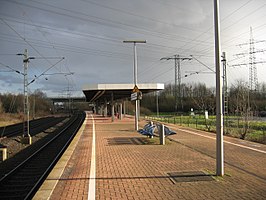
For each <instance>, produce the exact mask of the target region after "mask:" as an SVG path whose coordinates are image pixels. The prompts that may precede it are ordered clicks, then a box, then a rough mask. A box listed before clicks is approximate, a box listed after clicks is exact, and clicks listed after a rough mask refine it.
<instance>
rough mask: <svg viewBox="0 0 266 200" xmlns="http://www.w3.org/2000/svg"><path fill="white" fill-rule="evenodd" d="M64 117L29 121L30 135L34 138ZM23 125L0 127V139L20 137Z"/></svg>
mask: <svg viewBox="0 0 266 200" xmlns="http://www.w3.org/2000/svg"><path fill="white" fill-rule="evenodd" d="M64 119H66V117H46V118H41V119H36V120H31V121H30V134H31V136H34V135H36V134H38V133H40V132H42V131H44V130H46V129H47V128H49V127H51V126H54V125H55V124H57V123H59V122H61V121H63V120H64ZM22 133H23V123H19V124H14V125H10V126H6V127H0V137H7V138H8V137H12V136H17V135H22Z"/></svg>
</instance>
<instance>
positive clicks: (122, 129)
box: [35, 116, 266, 199]
mask: <svg viewBox="0 0 266 200" xmlns="http://www.w3.org/2000/svg"><path fill="white" fill-rule="evenodd" d="M94 122H95V135H96V156H95V158H96V178H95V179H94V180H95V181H96V186H95V196H94V197H93V198H92V199H94V198H95V199H266V171H265V166H266V151H265V150H266V147H265V145H260V144H256V143H252V142H245V141H241V140H237V139H234V138H227V137H225V139H224V140H225V143H224V145H225V176H224V177H222V178H221V177H216V176H215V163H216V161H215V140H214V139H213V138H215V135H214V134H211V133H206V132H202V131H194V130H192V129H185V128H181V127H178V126H171V128H172V129H174V130H175V131H176V132H177V134H176V135H173V136H171V137H169V139H170V140H169V139H167V141H166V145H164V146H161V145H159V144H158V138H156V137H155V138H153V139H149V138H146V137H145V136H142V135H140V134H138V133H137V132H136V131H134V121H133V119H129V118H126V119H124V120H122V121H118V120H117V121H115V122H114V123H111V121H110V120H103V119H102V118H100V117H97V116H94ZM92 123H93V120H92V118H91V117H88V118H87V121H86V122H85V124H84V125H83V128H82V130H81V131H80V132H79V134H78V135H77V139H76V143H74V144H72V146H70V149H72V150H71V153H68V156H67V158H64V157H63V158H62V159H61V160H63V161H62V163H64V162H65V163H66V166H65V167H62V169H64V171H63V172H62V173H60V172H58V171H57V172H55V174H56V175H57V176H55V175H51V176H49V177H48V178H47V181H46V183H45V184H44V185H43V187H42V188H41V190H40V191H39V195H40V196H36V197H35V199H41V197H42V199H48V198H50V199H88V190H89V183H90V180H92V179H90V166H91V151H92V132H93V131H92ZM144 123H145V122H144V121H143V122H141V123H140V126H143V125H144ZM256 150H258V151H256ZM59 163H60V161H59ZM61 165H62V166H63V165H64V164H61ZM57 168H58V167H55V169H57ZM51 174H53V173H51ZM170 175H172V177H171V176H170ZM48 182H53V186H50V187H49V186H47V183H48ZM45 185H46V186H45ZM45 193H46V194H45Z"/></svg>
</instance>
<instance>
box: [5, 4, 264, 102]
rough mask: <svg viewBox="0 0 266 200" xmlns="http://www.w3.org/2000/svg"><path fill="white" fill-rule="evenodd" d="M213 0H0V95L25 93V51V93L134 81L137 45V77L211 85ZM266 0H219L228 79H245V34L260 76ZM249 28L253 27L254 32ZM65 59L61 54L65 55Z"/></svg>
mask: <svg viewBox="0 0 266 200" xmlns="http://www.w3.org/2000/svg"><path fill="white" fill-rule="evenodd" d="M213 18H214V17H213V0H134V1H133V0H75V1H73V0H46V1H43V0H23V1H20V0H0V93H16V94H18V93H23V78H24V76H23V74H19V73H17V72H15V71H19V72H21V73H23V70H24V67H23V56H19V55H17V54H18V53H24V51H25V49H27V50H28V55H29V57H34V58H35V59H31V60H30V62H29V66H28V79H29V82H31V81H32V80H35V81H34V82H33V83H31V84H29V91H30V92H34V91H35V90H37V89H39V90H41V91H43V92H44V93H46V94H47V95H48V96H56V97H57V96H59V97H64V96H65V95H67V93H68V92H69V91H70V92H71V95H72V96H83V93H82V88H83V87H84V85H87V84H98V83H133V44H128V43H123V41H124V40H146V41H147V43H145V44H137V57H138V62H137V63H138V74H137V76H138V80H137V82H138V83H164V84H166V85H167V84H170V83H174V81H175V73H174V60H166V59H161V58H169V57H173V56H174V55H180V56H181V57H183V58H191V56H192V57H193V59H191V60H183V61H182V62H181V78H182V79H181V82H182V83H191V84H194V83H198V82H201V83H205V84H206V85H207V86H209V87H215V73H214V72H213V71H215V64H214V63H215V57H214V27H213V24H214V22H213V21H214V20H213ZM265 18H266V1H265V0H233V1H232V0H222V1H220V30H221V51H223V52H226V60H227V79H228V85H229V86H230V85H234V84H236V82H237V81H238V80H244V81H246V82H248V81H249V66H248V65H247V64H248V63H249V49H250V45H249V43H250V39H251V38H253V39H254V42H253V44H254V52H256V53H254V54H253V55H254V57H255V62H256V63H257V64H256V65H255V66H256V69H257V77H258V82H259V83H262V82H265V74H266V63H264V61H266V56H265V53H266V52H264V51H266V42H265V40H266V22H265ZM251 29H252V31H251ZM63 57H64V59H62V58H63Z"/></svg>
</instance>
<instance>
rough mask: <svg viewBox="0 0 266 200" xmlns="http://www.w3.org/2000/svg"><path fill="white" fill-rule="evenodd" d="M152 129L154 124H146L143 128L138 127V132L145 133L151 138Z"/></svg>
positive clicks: (152, 134)
mask: <svg viewBox="0 0 266 200" xmlns="http://www.w3.org/2000/svg"><path fill="white" fill-rule="evenodd" d="M154 129H155V125H152V124H146V125H145V126H144V127H143V129H139V130H138V133H140V134H142V135H147V136H149V137H150V138H152V137H153V136H154Z"/></svg>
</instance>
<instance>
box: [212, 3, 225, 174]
mask: <svg viewBox="0 0 266 200" xmlns="http://www.w3.org/2000/svg"><path fill="white" fill-rule="evenodd" d="M214 34H215V35H214V36H215V66H216V175H217V176H223V175H224V147H223V107H222V106H223V104H222V80H221V64H220V58H221V56H220V52H221V45H220V16H219V0H214Z"/></svg>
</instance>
